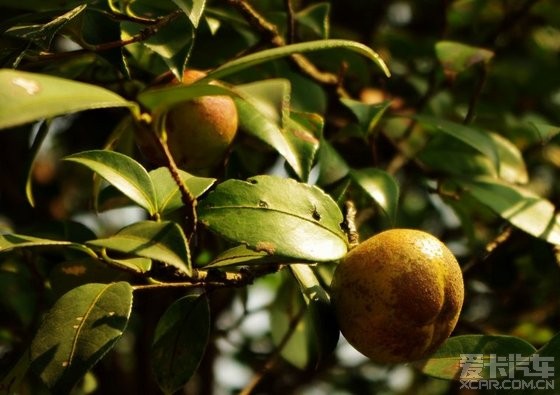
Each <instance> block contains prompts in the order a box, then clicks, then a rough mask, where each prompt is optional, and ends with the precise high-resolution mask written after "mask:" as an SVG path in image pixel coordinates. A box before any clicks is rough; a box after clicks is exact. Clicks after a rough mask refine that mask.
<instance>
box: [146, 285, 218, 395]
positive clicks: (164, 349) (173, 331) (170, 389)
mask: <svg viewBox="0 0 560 395" xmlns="http://www.w3.org/2000/svg"><path fill="white" fill-rule="evenodd" d="M209 336H210V308H209V305H208V299H207V297H206V294H201V295H188V296H185V297H183V298H181V299H179V300H177V301H175V303H173V304H172V305H171V306H170V307H169V308H168V309H167V311H166V312H165V313H164V314H163V316H162V317H161V319H160V320H159V322H158V324H157V327H156V330H155V335H154V343H153V345H152V366H153V369H154V372H155V375H156V379H157V382H158V384H159V387H160V388H161V389H162V391H163V392H164V393H165V394H173V393H175V392H176V391H177V390H179V389H180V388H181V387H182V386H183V385H185V384H186V382H187V381H188V380H189V379H190V378H191V376H192V375H193V373H194V372H196V370H197V368H198V365H199V364H200V361H201V360H202V357H203V356H204V351H205V349H206V344H207V343H208V339H209Z"/></svg>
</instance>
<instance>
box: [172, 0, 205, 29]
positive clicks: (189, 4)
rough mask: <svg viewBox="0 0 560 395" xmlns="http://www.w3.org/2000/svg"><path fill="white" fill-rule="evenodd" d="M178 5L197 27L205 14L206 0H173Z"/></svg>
mask: <svg viewBox="0 0 560 395" xmlns="http://www.w3.org/2000/svg"><path fill="white" fill-rule="evenodd" d="M173 2H174V3H175V4H177V6H178V7H179V8H180V9H181V10H183V12H184V13H185V14H186V15H187V16H188V17H189V20H190V21H191V23H192V25H193V26H194V27H195V28H197V27H198V24H199V22H200V18H202V15H203V14H204V7H205V5H206V0H173Z"/></svg>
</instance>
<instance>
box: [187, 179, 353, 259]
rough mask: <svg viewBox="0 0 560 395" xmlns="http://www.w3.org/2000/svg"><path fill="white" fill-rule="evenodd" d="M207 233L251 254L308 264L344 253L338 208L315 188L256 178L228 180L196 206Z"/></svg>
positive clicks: (339, 256) (344, 246)
mask: <svg viewBox="0 0 560 395" xmlns="http://www.w3.org/2000/svg"><path fill="white" fill-rule="evenodd" d="M198 209H199V220H200V221H201V222H202V223H203V224H205V225H206V226H207V227H209V228H210V229H211V230H212V231H214V232H216V233H219V234H220V235H222V236H223V237H225V238H226V239H228V240H231V241H233V242H236V243H239V244H246V245H247V246H248V247H249V248H251V249H254V250H256V251H265V252H267V253H269V254H270V255H280V256H285V257H289V258H294V259H303V260H308V261H331V260H337V259H340V258H342V257H343V256H344V255H345V254H346V251H347V248H348V245H347V238H346V235H345V234H344V232H343V231H342V229H341V226H340V224H341V223H342V220H343V218H342V213H341V212H340V209H339V208H338V206H337V204H336V203H335V202H334V201H333V200H332V199H331V198H330V197H329V196H328V195H327V194H325V193H324V192H323V191H322V190H320V189H319V188H317V187H314V186H311V185H307V184H303V183H298V182H296V181H295V180H293V179H284V178H280V177H274V176H257V177H253V178H250V179H249V180H247V181H241V180H233V179H232V180H227V181H225V182H224V183H222V184H220V185H218V187H217V188H216V189H215V190H214V191H213V192H211V193H210V194H209V195H208V196H207V197H206V198H205V199H204V200H202V201H201V202H200V204H199V206H198Z"/></svg>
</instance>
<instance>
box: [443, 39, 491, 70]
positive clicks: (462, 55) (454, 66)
mask: <svg viewBox="0 0 560 395" xmlns="http://www.w3.org/2000/svg"><path fill="white" fill-rule="evenodd" d="M435 49H436V56H437V58H438V59H439V61H440V62H441V64H442V65H443V68H444V70H445V71H446V73H449V74H450V75H452V76H454V75H456V74H459V73H462V72H463V71H465V70H467V69H468V68H470V67H472V66H473V65H476V64H479V63H483V64H484V63H488V62H490V60H491V59H492V58H493V57H494V52H492V51H490V50H488V49H484V48H477V47H473V46H470V45H465V44H462V43H458V42H453V41H440V42H438V43H436V47H435Z"/></svg>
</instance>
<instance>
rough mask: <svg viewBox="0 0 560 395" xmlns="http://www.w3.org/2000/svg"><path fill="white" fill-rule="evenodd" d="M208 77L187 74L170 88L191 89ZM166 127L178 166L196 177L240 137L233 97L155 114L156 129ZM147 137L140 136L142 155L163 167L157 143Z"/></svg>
mask: <svg viewBox="0 0 560 395" xmlns="http://www.w3.org/2000/svg"><path fill="white" fill-rule="evenodd" d="M205 76H206V74H205V73H203V72H201V71H198V70H186V71H185V72H184V74H183V79H182V81H181V82H179V81H177V80H176V79H175V80H173V81H171V82H169V83H168V85H176V84H179V83H182V84H185V85H188V84H192V83H194V82H195V81H197V80H199V79H201V78H203V77H205ZM162 120H163V121H162ZM162 124H163V125H164V127H165V133H166V138H167V145H168V147H169V150H170V152H171V155H172V156H173V159H174V160H175V163H176V164H177V166H178V167H179V168H182V169H183V170H187V171H189V172H192V173H195V174H205V173H207V172H208V171H209V170H210V169H212V168H213V167H215V166H217V165H218V164H220V163H221V162H222V161H223V160H224V158H225V157H226V155H227V152H228V150H229V148H230V146H231V144H232V142H233V139H234V138H235V135H236V133H237V127H238V116H237V109H236V107H235V103H234V101H233V100H232V99H231V97H229V96H203V97H199V98H196V99H193V100H188V101H185V102H181V103H178V104H176V105H175V106H173V107H172V108H170V109H169V110H168V111H167V112H165V113H163V114H155V115H154V125H162ZM145 135H146V133H143V134H142V133H137V141H138V140H140V141H139V142H138V145H139V147H140V149H141V151H142V152H143V153H144V155H145V156H146V157H147V158H148V159H149V160H151V161H152V162H154V163H157V164H162V162H163V161H162V154H161V153H160V152H154V148H153V147H154V144H153V140H152V141H150V140H149V139H147V138H146V136H145ZM138 137H139V138H138Z"/></svg>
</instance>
